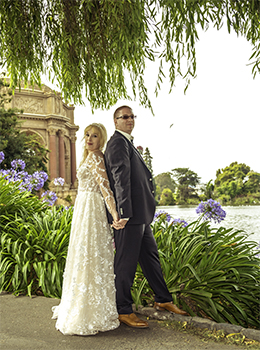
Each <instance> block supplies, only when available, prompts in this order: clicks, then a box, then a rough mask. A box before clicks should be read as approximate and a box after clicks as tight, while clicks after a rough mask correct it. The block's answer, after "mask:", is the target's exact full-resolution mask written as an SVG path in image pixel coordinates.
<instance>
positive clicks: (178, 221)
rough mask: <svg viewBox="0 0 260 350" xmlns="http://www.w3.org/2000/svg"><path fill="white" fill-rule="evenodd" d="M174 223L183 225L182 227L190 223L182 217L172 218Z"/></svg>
mask: <svg viewBox="0 0 260 350" xmlns="http://www.w3.org/2000/svg"><path fill="white" fill-rule="evenodd" d="M172 224H173V225H174V226H181V227H186V226H188V223H187V222H186V221H185V220H182V219H174V220H172Z"/></svg>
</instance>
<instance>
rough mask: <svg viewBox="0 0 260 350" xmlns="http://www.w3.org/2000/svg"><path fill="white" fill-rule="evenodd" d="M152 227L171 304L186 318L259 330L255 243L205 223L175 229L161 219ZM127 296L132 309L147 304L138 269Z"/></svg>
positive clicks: (147, 291) (149, 298) (150, 295)
mask: <svg viewBox="0 0 260 350" xmlns="http://www.w3.org/2000/svg"><path fill="white" fill-rule="evenodd" d="M152 228H153V233H154V236H155V239H156V241H157V245H158V250H159V256H160V261H161V266H162V270H163V274H164V277H165V280H166V284H167V287H168V289H169V291H170V292H171V294H172V296H173V301H174V303H175V304H177V305H181V306H182V307H183V309H184V310H186V311H187V312H188V313H189V314H190V315H192V316H195V315H198V316H202V317H208V318H210V319H212V320H214V321H216V322H230V323H232V324H238V325H241V326H246V327H247V326H253V327H257V328H258V327H259V307H260V298H259V297H260V295H259V284H260V283H259V282H260V278H259V277H260V275H259V272H260V269H259V262H260V259H259V258H258V257H257V256H256V254H257V252H256V250H255V248H256V246H257V243H255V242H250V241H248V240H247V236H246V235H245V234H243V232H241V231H237V230H233V229H225V228H223V227H220V228H219V229H215V228H211V227H210V224H209V223H202V224H200V223H199V222H194V223H192V224H190V225H188V226H187V227H185V228H181V227H178V228H176V226H174V225H172V224H168V223H167V221H166V220H165V217H164V216H162V217H161V218H160V220H159V221H158V222H155V223H154V224H153V227H152ZM132 295H133V299H134V302H135V303H136V305H138V304H139V305H140V304H145V303H148V304H149V303H152V302H153V293H152V290H151V289H150V287H149V285H148V283H147V281H146V279H145V277H144V276H143V274H142V271H141V269H140V267H139V268H138V270H137V274H136V278H135V282H134V286H133V290H132Z"/></svg>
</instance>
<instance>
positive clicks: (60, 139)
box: [59, 130, 65, 180]
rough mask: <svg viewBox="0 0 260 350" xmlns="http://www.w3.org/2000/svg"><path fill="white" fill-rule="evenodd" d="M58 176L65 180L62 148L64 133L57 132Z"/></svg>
mask: <svg viewBox="0 0 260 350" xmlns="http://www.w3.org/2000/svg"><path fill="white" fill-rule="evenodd" d="M59 168H60V173H59V176H60V177H62V178H63V179H64V180H65V148H64V131H63V130H59Z"/></svg>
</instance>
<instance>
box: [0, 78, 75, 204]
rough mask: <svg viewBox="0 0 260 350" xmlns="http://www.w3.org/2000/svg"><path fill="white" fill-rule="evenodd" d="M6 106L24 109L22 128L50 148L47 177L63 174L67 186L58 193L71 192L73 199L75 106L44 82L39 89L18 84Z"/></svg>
mask: <svg viewBox="0 0 260 350" xmlns="http://www.w3.org/2000/svg"><path fill="white" fill-rule="evenodd" d="M6 107H7V108H8V107H11V108H18V109H22V110H23V114H21V115H20V116H19V118H20V119H21V120H22V121H23V123H22V126H21V130H22V132H27V133H35V134H36V135H37V136H38V138H39V140H40V141H41V143H42V145H44V146H45V147H46V148H48V149H49V150H50V153H49V161H48V164H47V168H48V171H49V175H50V180H53V179H54V178H55V177H63V178H65V182H66V186H64V190H63V191H61V192H60V193H59V196H61V197H63V198H65V197H66V196H68V195H70V196H71V198H72V199H73V203H74V201H75V196H76V194H75V193H76V192H77V181H76V145H75V143H76V132H77V130H78V129H79V127H78V126H77V125H75V124H74V109H75V107H74V106H73V105H68V104H66V103H65V102H64V101H63V100H62V97H61V94H60V93H58V92H55V91H54V90H52V89H50V88H49V87H48V86H46V85H42V88H41V89H40V88H39V87H38V86H35V87H34V88H32V87H26V88H25V87H24V86H22V87H21V89H20V90H19V89H18V88H17V89H16V90H15V93H14V96H13V98H12V101H11V102H10V103H9V104H8V105H6ZM65 188H66V190H65ZM70 191H71V194H70Z"/></svg>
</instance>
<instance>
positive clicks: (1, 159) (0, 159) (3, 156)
mask: <svg viewBox="0 0 260 350" xmlns="http://www.w3.org/2000/svg"><path fill="white" fill-rule="evenodd" d="M4 159H5V155H4V152H3V151H1V152H0V164H1V163H2V161H3V160H4Z"/></svg>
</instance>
